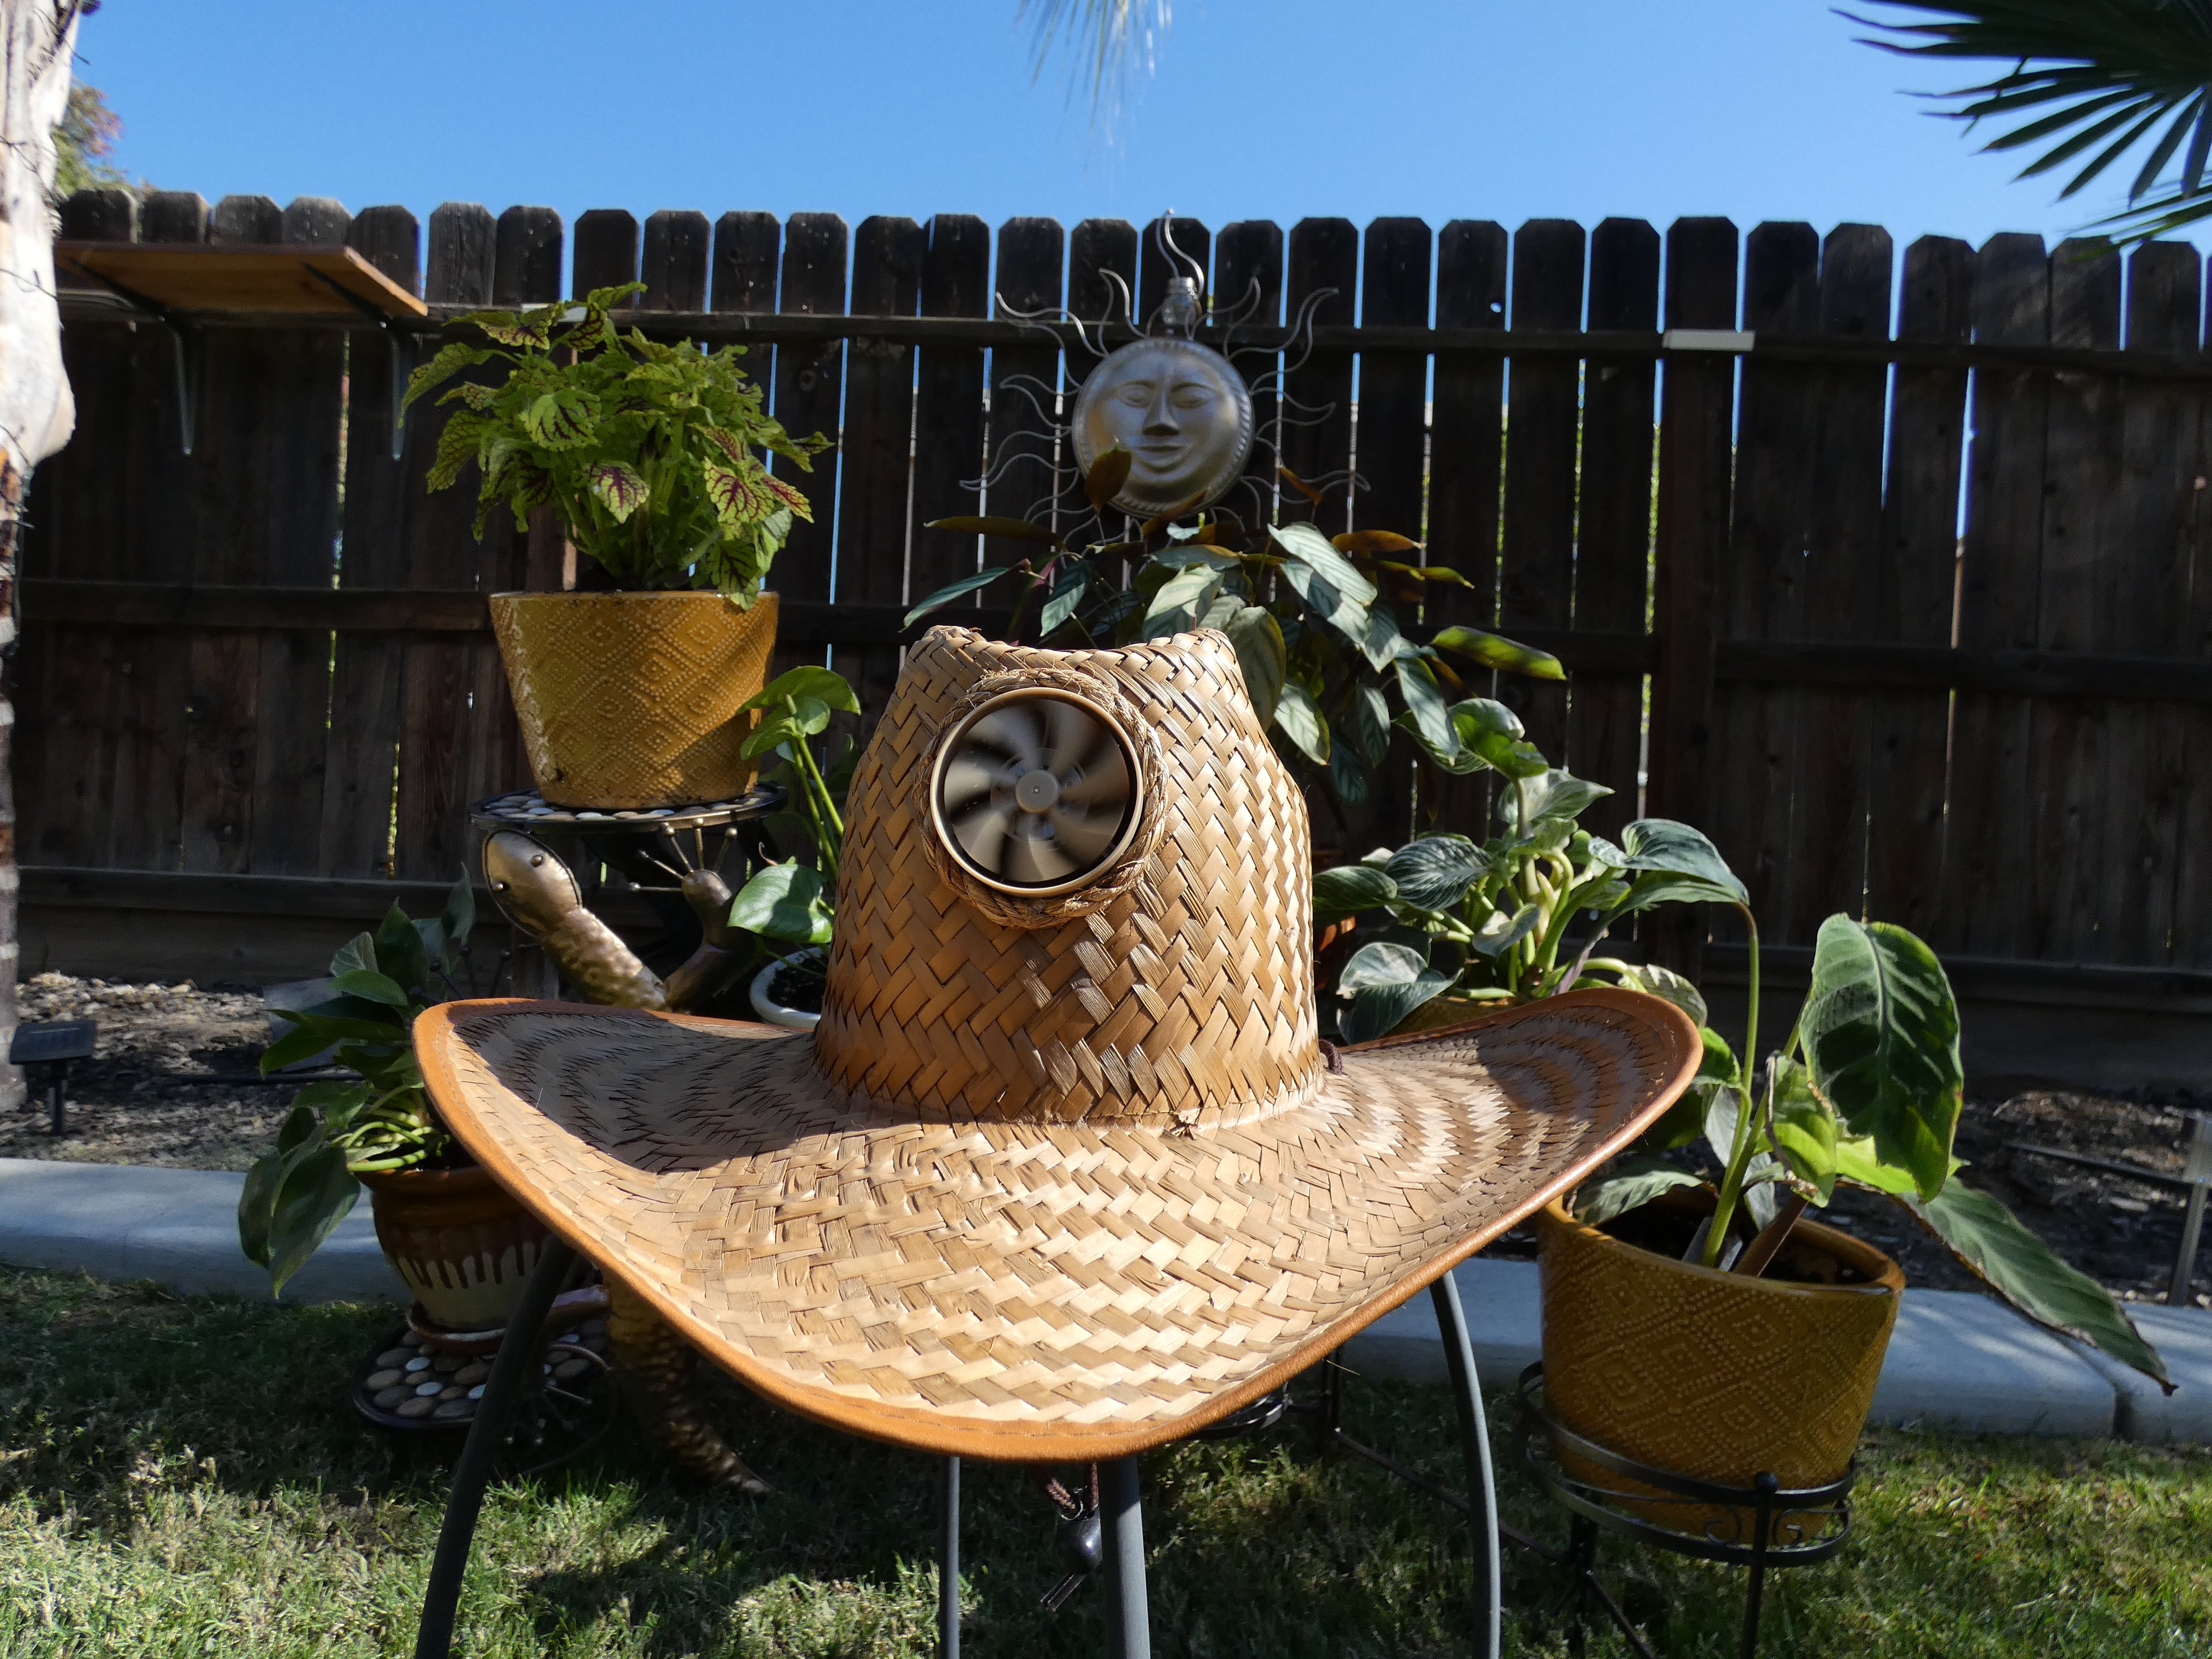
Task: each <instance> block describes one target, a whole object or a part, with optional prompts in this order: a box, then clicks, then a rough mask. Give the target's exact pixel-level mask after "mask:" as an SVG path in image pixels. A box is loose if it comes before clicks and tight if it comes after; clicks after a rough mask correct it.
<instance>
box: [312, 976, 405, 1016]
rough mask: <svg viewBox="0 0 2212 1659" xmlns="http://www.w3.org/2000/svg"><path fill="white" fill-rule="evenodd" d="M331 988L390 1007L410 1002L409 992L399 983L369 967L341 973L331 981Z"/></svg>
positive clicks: (403, 1005) (402, 1005) (397, 1006)
mask: <svg viewBox="0 0 2212 1659" xmlns="http://www.w3.org/2000/svg"><path fill="white" fill-rule="evenodd" d="M331 988H332V989H333V990H337V991H343V992H344V993H345V994H347V995H348V996H349V997H367V998H368V1000H370V1001H371V1002H380V1003H383V1004H384V1005H385V1006H386V1007H390V1008H404V1007H406V1006H408V1003H409V998H408V995H407V993H406V992H405V991H404V990H402V989H400V987H399V986H398V984H397V983H395V982H394V981H392V980H391V979H389V978H387V977H386V976H385V975H382V974H378V973H372V972H370V971H369V970H368V969H355V970H354V971H353V972H352V973H349V974H340V975H338V976H337V978H335V979H333V980H332V981H331Z"/></svg>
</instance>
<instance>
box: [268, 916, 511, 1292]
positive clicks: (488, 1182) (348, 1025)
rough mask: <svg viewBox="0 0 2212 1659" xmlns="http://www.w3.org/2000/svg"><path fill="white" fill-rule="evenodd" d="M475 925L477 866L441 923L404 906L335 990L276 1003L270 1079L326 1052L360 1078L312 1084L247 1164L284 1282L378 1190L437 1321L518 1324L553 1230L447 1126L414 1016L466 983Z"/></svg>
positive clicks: (272, 1266) (362, 949) (399, 1259)
mask: <svg viewBox="0 0 2212 1659" xmlns="http://www.w3.org/2000/svg"><path fill="white" fill-rule="evenodd" d="M474 922H475V902H474V898H473V896H472V895H471V891H470V889H469V884H468V880H467V878H466V877H463V878H462V879H461V880H460V881H459V883H457V884H455V886H454V888H453V896H452V897H451V898H450V899H449V900H448V901H447V905H446V908H445V910H444V912H443V914H442V915H440V916H439V917H438V918H437V920H435V921H409V920H408V918H407V916H406V915H404V913H403V912H402V911H401V910H400V908H398V906H397V905H394V906H393V907H392V910H391V912H390V913H389V914H388V915H386V917H385V919H384V921H383V922H382V924H381V925H380V926H379V927H378V928H377V930H376V932H375V933H362V934H360V935H358V936H356V938H355V939H353V940H352V941H350V942H349V944H347V945H345V946H344V947H343V948H342V949H341V950H340V951H338V953H337V955H336V956H335V957H331V978H330V982H329V988H330V991H331V995H330V996H329V997H328V998H327V999H326V1000H324V1001H322V1002H320V1003H318V1004H316V1005H314V1006H311V1007H307V1008H303V1009H296V1010H295V1009H276V1010H275V1011H273V1012H275V1013H276V1016H277V1018H280V1019H283V1020H286V1021H288V1022H289V1024H291V1027H292V1029H291V1030H289V1031H287V1032H286V1033H284V1035H283V1036H280V1037H278V1038H277V1039H276V1041H275V1042H272V1043H270V1045H269V1047H268V1048H266V1049H264V1051H263V1053H262V1055H261V1071H262V1074H263V1075H264V1077H266V1076H270V1075H273V1074H275V1073H277V1072H280V1071H282V1070H283V1068H284V1067H285V1066H293V1065H297V1064H298V1063H300V1062H301V1061H302V1060H313V1059H316V1058H317V1057H319V1056H321V1055H324V1054H328V1055H329V1056H330V1058H331V1060H332V1062H333V1063H335V1064H336V1065H337V1066H343V1067H344V1068H345V1069H346V1070H348V1071H350V1072H351V1073H354V1075H353V1076H352V1077H351V1078H350V1079H343V1080H334V1081H323V1082H317V1083H311V1084H308V1085H307V1086H306V1087H305V1088H303V1089H301V1091H300V1092H299V1094H298V1096H297V1097H296V1099H295V1104H294V1106H293V1108H292V1111H291V1114H290V1115H289V1116H288V1117H287V1118H286V1119H285V1121H284V1126H283V1129H282V1130H281V1131H280V1132H279V1133H278V1135H277V1140H276V1149H275V1150H274V1151H272V1152H270V1153H269V1154H268V1155H267V1156H266V1157H264V1158H261V1159H259V1160H258V1161H257V1162H256V1163H255V1164H254V1165H253V1167H252V1169H251V1170H248V1171H247V1172H246V1186H245V1189H244V1190H243V1191H242V1192H241V1193H240V1195H239V1203H238V1237H239V1243H240V1246H241V1247H242V1248H243V1249H245V1252H246V1255H247V1256H248V1257H250V1258H251V1259H252V1260H253V1261H257V1262H258V1263H260V1264H261V1265H262V1266H263V1267H266V1268H268V1269H269V1279H270V1288H271V1289H272V1291H282V1290H283V1287H284V1282H285V1280H287V1279H289V1278H290V1277H291V1276H292V1275H293V1274H294V1273H296V1272H298V1271H299V1269H300V1267H301V1264H302V1263H303V1262H305V1261H307V1258H308V1257H309V1256H311V1255H313V1254H314V1252H315V1249H316V1247H317V1246H319V1244H321V1243H322V1242H323V1240H324V1239H325V1238H327V1237H330V1233H331V1229H332V1228H334V1227H336V1226H337V1225H338V1223H339V1222H341V1221H343V1219H345V1218H346V1216H347V1215H348V1214H349V1212H351V1211H352V1209H353V1206H354V1200H356V1198H357V1197H358V1196H359V1194H360V1190H361V1188H362V1187H367V1188H368V1191H369V1201H370V1204H371V1206H373V1208H374V1213H375V1218H376V1237H377V1242H378V1243H380V1244H381V1245H382V1246H383V1247H384V1254H385V1255H386V1257H387V1258H388V1259H389V1260H390V1261H391V1262H392V1267H393V1268H394V1270H396V1271H397V1272H398V1274H399V1276H400V1278H401V1279H404V1280H405V1281H406V1283H407V1285H408V1286H409V1288H410V1289H411V1290H412V1291H414V1292H415V1295H416V1299H417V1300H418V1301H419V1302H420V1303H421V1304H422V1311H423V1313H424V1314H425V1315H427V1316H428V1318H429V1320H430V1321H431V1322H433V1323H435V1324H437V1325H440V1326H442V1327H444V1328H447V1329H449V1330H465V1331H477V1330H487V1329H490V1328H495V1327H497V1326H500V1325H502V1324H504V1323H505V1322H506V1320H507V1312H508V1310H510V1309H511V1308H512V1307H513V1303H514V1298H515V1297H517V1296H519V1295H520V1294H521V1291H522V1284H523V1280H524V1279H526V1277H527V1276H528V1273H529V1271H530V1267H531V1265H532V1262H533V1261H535V1260H536V1257H537V1252H538V1246H539V1244H540V1243H541V1241H543V1239H544V1237H545V1230H544V1227H542V1226H541V1225H538V1222H537V1221H536V1220H535V1219H534V1218H532V1216H531V1215H530V1214H529V1212H527V1211H526V1210H524V1209H523V1208H522V1206H520V1205H519V1204H517V1203H516V1202H515V1201H514V1200H513V1199H512V1198H509V1197H508V1196H507V1193H506V1192H505V1190H504V1189H502V1188H501V1187H500V1186H499V1185H498V1184H497V1183H496V1182H494V1181H493V1180H492V1178H491V1177H490V1176H489V1175H487V1174H485V1173H484V1171H483V1170H481V1169H479V1168H478V1167H477V1165H476V1164H475V1162H474V1161H473V1160H472V1159H471V1158H469V1156H468V1155H467V1154H466V1153H465V1152H463V1151H462V1150H461V1147H460V1146H459V1143H458V1142H457V1141H455V1140H454V1139H453V1136H452V1135H450V1134H449V1133H447V1131H446V1127H445V1126H444V1125H443V1124H441V1122H439V1121H438V1117H437V1114H436V1113H435V1111H434V1110H433V1109H431V1105H430V1100H429V1097H428V1094H427V1093H426V1092H425V1091H424V1090H423V1088H422V1073H420V1072H419V1071H418V1070H417V1069H416V1064H415V1047H414V1041H413V1036H412V1031H411V1028H412V1026H413V1024H414V1020H415V1016H416V1015H417V1014H419V1013H421V1012H422V1010H423V1009H424V1008H425V1007H427V1006H429V1005H430V1004H431V1003H433V1002H437V1001H442V1000H444V998H443V997H442V996H441V995H440V994H438V992H437V990H435V989H434V988H433V981H434V980H435V981H442V986H443V989H444V990H445V991H446V992H447V993H449V994H458V987H457V986H456V985H455V982H454V981H455V979H456V976H457V975H459V973H461V972H462V971H464V969H463V963H462V960H461V958H462V954H463V952H464V950H465V946H466V945H467V942H468V937H469V933H470V930H471V927H473V925H474Z"/></svg>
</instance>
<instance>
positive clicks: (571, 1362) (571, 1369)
mask: <svg viewBox="0 0 2212 1659" xmlns="http://www.w3.org/2000/svg"><path fill="white" fill-rule="evenodd" d="M594 1369H595V1367H594V1366H593V1365H592V1362H591V1361H590V1360H588V1359H564V1360H562V1362H561V1363H560V1364H557V1365H556V1366H555V1367H554V1368H553V1376H554V1378H555V1380H556V1381H557V1382H562V1383H566V1382H568V1380H569V1379H570V1378H571V1377H576V1376H582V1375H583V1374H584V1373H585V1372H586V1371H588V1370H594Z"/></svg>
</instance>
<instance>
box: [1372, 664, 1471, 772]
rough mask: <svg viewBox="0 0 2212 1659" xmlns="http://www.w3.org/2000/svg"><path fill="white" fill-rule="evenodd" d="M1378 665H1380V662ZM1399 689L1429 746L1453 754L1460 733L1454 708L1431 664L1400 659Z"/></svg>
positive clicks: (1414, 721)
mask: <svg viewBox="0 0 2212 1659" xmlns="http://www.w3.org/2000/svg"><path fill="white" fill-rule="evenodd" d="M1376 666H1377V667H1380V666H1381V665H1380V664H1377V665H1376ZM1397 666H1398V690H1399V691H1400V692H1401V694H1402V695H1403V696H1404V697H1405V699H1406V708H1407V712H1408V713H1410V714H1412V715H1413V723H1414V725H1415V726H1417V727H1419V731H1420V733H1421V736H1422V737H1423V738H1425V739H1426V740H1427V742H1428V744H1429V746H1430V748H1431V749H1432V750H1437V751H1438V752H1439V753H1442V754H1445V755H1450V754H1453V753H1455V752H1456V751H1457V750H1458V748H1459V734H1458V732H1457V731H1456V729H1455V727H1454V726H1453V725H1452V717H1451V709H1450V708H1449V706H1448V705H1447V704H1446V703H1445V702H1444V694H1443V690H1441V689H1440V688H1439V687H1438V686H1437V677H1436V676H1435V675H1434V674H1433V673H1431V671H1430V670H1429V665H1428V664H1426V663H1425V662H1423V661H1422V660H1421V659H1419V657H1401V658H1399V659H1398V662H1397Z"/></svg>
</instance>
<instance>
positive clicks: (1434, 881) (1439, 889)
mask: <svg viewBox="0 0 2212 1659" xmlns="http://www.w3.org/2000/svg"><path fill="white" fill-rule="evenodd" d="M1384 868H1385V869H1387V870H1388V871H1389V876H1390V879H1391V880H1392V881H1393V882H1394V883H1395V884H1397V889H1398V896H1399V897H1400V898H1401V899H1403V900H1404V901H1405V902H1407V903H1408V904H1418V905H1419V906H1420V908H1422V909H1424V910H1449V909H1450V908H1453V907H1454V906H1455V905H1456V904H1458V903H1459V902H1460V901H1461V900H1462V899H1464V898H1465V897H1466V896H1467V890H1468V888H1470V887H1472V886H1473V885H1474V884H1475V883H1476V882H1478V881H1480V880H1481V879H1482V878H1483V877H1484V876H1486V874H1488V873H1489V871H1490V860H1489V859H1488V857H1487V856H1486V855H1485V854H1484V853H1483V850H1482V848H1480V847H1478V846H1476V845H1475V844H1474V842H1471V841H1469V840H1468V838H1467V837H1466V836H1422V837H1421V838H1420V839H1419V841H1411V842H1407V843H1406V844H1405V845H1404V846H1403V847H1401V848H1399V849H1398V850H1397V851H1396V852H1395V853H1393V854H1390V862H1389V864H1388V865H1386V866H1384Z"/></svg>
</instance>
